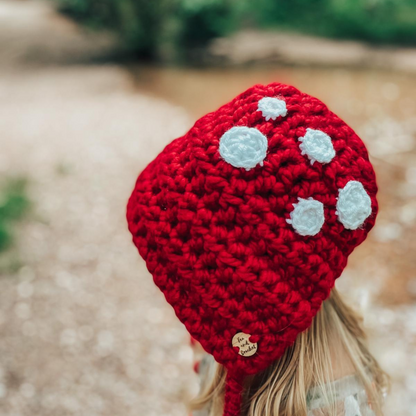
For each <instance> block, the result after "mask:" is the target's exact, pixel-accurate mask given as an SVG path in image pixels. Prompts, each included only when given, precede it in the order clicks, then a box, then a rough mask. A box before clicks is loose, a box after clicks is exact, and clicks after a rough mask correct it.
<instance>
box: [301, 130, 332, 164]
mask: <svg viewBox="0 0 416 416" xmlns="http://www.w3.org/2000/svg"><path fill="white" fill-rule="evenodd" d="M298 140H299V141H300V142H301V144H300V145H299V147H300V150H301V151H302V155H305V154H306V155H307V156H308V158H309V159H310V161H311V165H313V164H314V163H315V162H319V163H329V162H330V161H331V160H332V159H333V158H334V156H335V150H334V146H333V145H332V140H331V138H330V137H329V136H328V135H327V134H326V133H324V132H323V131H320V130H314V129H310V128H307V129H306V134H305V135H304V136H303V137H299V139H298Z"/></svg>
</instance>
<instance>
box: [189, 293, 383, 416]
mask: <svg viewBox="0 0 416 416" xmlns="http://www.w3.org/2000/svg"><path fill="white" fill-rule="evenodd" d="M208 363H209V364H208V366H206V367H205V368H204V370H203V372H202V374H201V390H200V393H199V395H198V397H197V398H196V399H194V400H193V401H192V403H191V407H192V408H193V410H196V409H204V411H205V413H204V415H207V416H221V415H222V413H223V408H224V394H225V383H226V373H227V370H226V369H225V367H224V366H222V365H221V364H218V363H216V362H215V361H214V360H209V361H208ZM348 376H350V377H348ZM340 380H341V381H342V380H346V383H347V384H346V386H345V387H344V386H341V389H339V386H337V384H336V383H339V381H340ZM357 381H358V383H357ZM333 382H335V383H333ZM351 382H353V383H357V384H358V388H359V389H361V392H362V393H363V394H364V393H365V395H366V398H365V400H368V403H369V408H370V409H372V410H373V412H374V414H375V415H377V416H378V415H381V404H382V401H383V394H385V392H386V389H387V388H388V377H387V376H386V374H385V373H384V372H383V371H382V370H381V369H380V367H379V365H378V363H377V361H376V360H375V359H374V357H373V356H372V355H371V353H370V352H369V350H368V348H367V345H366V336H365V333H364V331H363V328H362V325H361V317H360V316H359V315H358V314H357V313H356V312H355V311H354V310H353V309H352V308H350V307H349V306H348V305H346V303H344V301H343V300H342V299H341V297H340V295H339V293H338V292H337V291H336V289H333V290H332V292H331V295H330V297H329V298H328V299H327V300H325V301H324V302H323V304H322V308H321V309H320V310H319V312H318V314H317V315H316V316H315V318H314V319H313V321H312V325H311V326H310V327H309V329H308V330H306V331H305V332H302V333H300V334H299V335H298V337H297V338H296V341H295V343H294V344H293V346H291V347H289V348H288V349H287V350H286V351H285V353H284V355H283V356H282V357H281V358H279V359H278V360H276V361H275V362H274V363H272V364H271V365H270V366H269V367H268V368H267V369H266V370H264V371H262V372H260V373H257V374H255V375H254V376H250V377H247V378H246V380H245V383H244V396H243V403H242V409H241V415H242V416H277V415H279V416H299V415H306V414H308V415H311V416H312V415H313V416H318V415H322V416H339V415H343V416H349V414H348V413H346V412H345V411H344V402H345V398H346V397H347V396H348V395H349V393H351V391H348V390H350V389H351V388H352V387H353V386H351ZM348 383H349V384H348ZM313 389H314V390H315V391H317V392H319V395H320V399H319V400H318V401H317V405H315V408H314V405H313V404H312V403H311V401H312V400H313V397H311V392H312V391H313ZM352 393H353V394H355V393H354V392H352ZM308 412H311V413H308ZM357 414H361V413H357ZM354 416H355V413H354Z"/></svg>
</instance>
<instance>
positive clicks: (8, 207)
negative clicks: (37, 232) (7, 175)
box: [0, 178, 30, 253]
mask: <svg viewBox="0 0 416 416" xmlns="http://www.w3.org/2000/svg"><path fill="white" fill-rule="evenodd" d="M0 183H1V185H0V253H2V252H4V251H6V250H8V249H9V248H10V247H11V246H12V245H13V243H14V240H15V227H16V225H17V223H18V222H19V221H20V220H22V219H23V218H24V216H25V214H26V213H27V212H28V210H29V207H30V202H29V198H28V197H27V193H26V190H27V181H26V180H25V179H23V178H14V179H3V180H2V181H0Z"/></svg>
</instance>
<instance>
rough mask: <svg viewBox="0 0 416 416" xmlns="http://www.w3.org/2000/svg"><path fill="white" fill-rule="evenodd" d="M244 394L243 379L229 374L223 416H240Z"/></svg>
mask: <svg viewBox="0 0 416 416" xmlns="http://www.w3.org/2000/svg"><path fill="white" fill-rule="evenodd" d="M242 394H243V378H242V377H241V376H238V375H236V374H232V373H231V372H228V373H227V378H226V384H225V398H224V413H223V416H239V415H240V410H241V403H242Z"/></svg>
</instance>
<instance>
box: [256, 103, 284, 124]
mask: <svg viewBox="0 0 416 416" xmlns="http://www.w3.org/2000/svg"><path fill="white" fill-rule="evenodd" d="M257 108H258V110H257V111H261V114H262V115H263V117H264V118H265V119H266V121H269V120H270V119H272V120H276V118H277V117H279V116H282V117H285V116H286V114H287V108H286V103H285V102H284V101H283V100H280V99H279V98H273V97H264V98H262V99H261V100H259V103H258V107H257Z"/></svg>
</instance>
